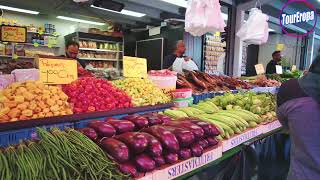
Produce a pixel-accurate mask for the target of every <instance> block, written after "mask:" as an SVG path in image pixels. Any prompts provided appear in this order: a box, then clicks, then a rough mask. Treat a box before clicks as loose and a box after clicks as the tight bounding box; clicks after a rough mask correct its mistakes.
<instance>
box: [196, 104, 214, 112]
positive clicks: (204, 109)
mask: <svg viewBox="0 0 320 180" xmlns="http://www.w3.org/2000/svg"><path fill="white" fill-rule="evenodd" d="M192 107H194V108H196V109H199V110H201V111H204V112H205V113H207V114H213V113H214V112H215V111H214V110H213V109H212V108H210V107H207V106H206V105H203V104H202V105H200V104H198V105H195V106H192Z"/></svg>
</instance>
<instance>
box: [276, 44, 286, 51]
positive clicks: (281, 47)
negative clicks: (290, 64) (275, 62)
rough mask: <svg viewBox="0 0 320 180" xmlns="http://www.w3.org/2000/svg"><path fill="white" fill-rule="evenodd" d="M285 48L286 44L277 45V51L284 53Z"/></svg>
mask: <svg viewBox="0 0 320 180" xmlns="http://www.w3.org/2000/svg"><path fill="white" fill-rule="evenodd" d="M284 48H285V45H284V44H277V51H283V50H284Z"/></svg>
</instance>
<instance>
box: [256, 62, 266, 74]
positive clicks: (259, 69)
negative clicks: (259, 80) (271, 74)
mask: <svg viewBox="0 0 320 180" xmlns="http://www.w3.org/2000/svg"><path fill="white" fill-rule="evenodd" d="M254 68H255V69H256V72H257V74H258V75H260V74H264V73H265V72H266V71H265V70H264V67H263V64H256V65H254Z"/></svg>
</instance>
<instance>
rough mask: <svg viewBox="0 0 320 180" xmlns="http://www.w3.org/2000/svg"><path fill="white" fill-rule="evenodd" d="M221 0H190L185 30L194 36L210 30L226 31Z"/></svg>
mask: <svg viewBox="0 0 320 180" xmlns="http://www.w3.org/2000/svg"><path fill="white" fill-rule="evenodd" d="M220 8H221V6H220V3H219V0H189V1H188V7H187V11H186V18H185V30H186V32H189V33H190V34H192V35H193V36H202V35H204V34H206V33H208V32H213V33H214V32H217V31H219V32H224V28H225V27H226V24H225V22H224V20H223V17H222V14H221V9H220Z"/></svg>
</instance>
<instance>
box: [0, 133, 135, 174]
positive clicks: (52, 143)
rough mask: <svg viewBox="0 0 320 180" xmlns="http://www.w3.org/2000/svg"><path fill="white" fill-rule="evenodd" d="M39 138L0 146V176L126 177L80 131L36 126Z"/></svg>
mask: <svg viewBox="0 0 320 180" xmlns="http://www.w3.org/2000/svg"><path fill="white" fill-rule="evenodd" d="M37 131H38V135H39V138H40V139H41V140H40V141H25V142H21V143H19V144H18V145H16V146H9V147H7V148H4V149H0V164H1V166H0V179H24V180H28V179H30V180H31V179H83V180H86V179H88V180H89V179H90V180H98V179H115V180H116V179H117V180H118V179H129V178H130V177H128V176H126V175H124V174H122V173H121V172H120V171H119V170H118V168H117V165H116V164H115V163H114V162H113V161H112V160H110V159H109V158H108V157H107V156H106V154H105V153H104V152H103V150H102V149H101V148H100V147H99V146H97V145H96V144H95V143H94V142H93V141H91V140H90V139H89V138H87V137H86V136H85V135H83V134H82V133H80V132H78V131H76V130H74V129H67V130H66V131H61V130H59V129H56V128H55V129H51V131H46V130H45V129H41V128H38V130H37Z"/></svg>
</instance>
